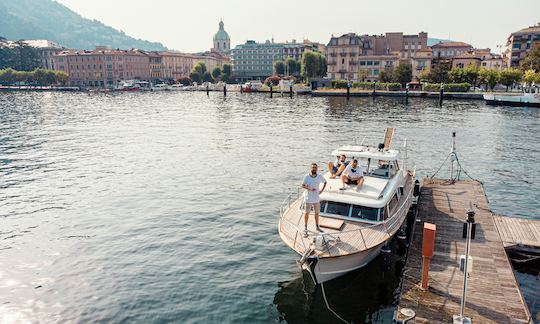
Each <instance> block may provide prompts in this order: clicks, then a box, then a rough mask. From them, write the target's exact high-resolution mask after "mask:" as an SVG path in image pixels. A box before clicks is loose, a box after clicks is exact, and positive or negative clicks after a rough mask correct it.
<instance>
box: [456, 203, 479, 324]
mask: <svg viewBox="0 0 540 324" xmlns="http://www.w3.org/2000/svg"><path fill="white" fill-rule="evenodd" d="M474 215H475V212H474V211H472V210H471V209H469V210H468V211H467V221H466V223H465V225H466V227H467V233H466V238H465V239H466V241H465V262H464V266H463V292H462V295H461V308H460V310H459V315H454V316H453V320H454V323H456V324H470V323H471V319H470V318H469V317H465V316H464V315H463V313H464V312H465V302H466V294H467V279H468V277H469V254H470V250H471V238H472V236H473V234H472V231H473V225H474ZM462 257H463V256H462Z"/></svg>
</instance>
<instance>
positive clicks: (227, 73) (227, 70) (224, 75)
mask: <svg viewBox="0 0 540 324" xmlns="http://www.w3.org/2000/svg"><path fill="white" fill-rule="evenodd" d="M231 74H232V66H231V65H230V64H223V66H222V67H221V79H222V80H223V81H224V82H229V80H230V79H231Z"/></svg>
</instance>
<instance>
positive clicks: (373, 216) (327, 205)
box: [321, 201, 383, 221]
mask: <svg viewBox="0 0 540 324" xmlns="http://www.w3.org/2000/svg"><path fill="white" fill-rule="evenodd" d="M321 213H325V214H331V215H337V216H344V217H352V218H360V219H365V220H370V221H379V220H381V219H382V217H383V215H382V214H383V210H382V209H380V208H371V207H365V206H358V205H351V204H345V203H340V202H334V201H321Z"/></svg>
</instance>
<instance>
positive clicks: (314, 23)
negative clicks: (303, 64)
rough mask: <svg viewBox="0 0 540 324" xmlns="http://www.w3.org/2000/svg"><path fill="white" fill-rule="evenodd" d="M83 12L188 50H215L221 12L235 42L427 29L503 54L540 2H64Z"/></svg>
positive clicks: (537, 14) (535, 16)
mask: <svg viewBox="0 0 540 324" xmlns="http://www.w3.org/2000/svg"><path fill="white" fill-rule="evenodd" d="M57 1H58V2H60V3H62V4H64V5H66V6H67V7H69V8H71V9H73V10H75V11H76V12H78V13H79V14H81V15H82V16H83V17H86V18H91V19H97V20H100V21H102V22H103V23H105V24H107V25H110V26H112V27H114V28H116V29H120V30H123V31H124V32H125V33H126V34H128V35H130V36H133V37H136V38H143V39H147V40H151V41H158V42H161V43H163V44H164V45H165V46H167V47H168V48H171V49H177V50H181V51H185V52H197V51H204V50H208V49H209V48H211V47H212V37H213V35H214V33H215V32H216V31H217V30H218V22H219V19H220V17H222V18H223V22H224V23H225V30H226V31H227V32H228V33H229V35H230V37H231V41H232V44H231V45H232V46H235V45H237V44H242V43H244V42H245V41H246V40H247V39H254V40H257V41H264V40H266V39H271V38H272V37H274V39H275V40H276V41H285V40H291V39H296V40H298V41H300V40H302V39H304V38H308V39H310V40H313V41H318V42H321V43H324V44H326V43H328V41H329V39H330V37H331V35H332V34H334V35H341V34H344V33H347V32H356V33H359V34H381V33H385V32H389V31H403V32H404V33H410V34H416V33H418V32H420V31H426V32H427V33H428V36H429V37H434V38H444V39H452V40H457V41H464V42H467V43H470V44H472V45H473V46H475V47H490V48H491V49H492V50H493V51H494V52H498V51H499V49H498V48H497V47H496V46H497V45H504V44H505V42H506V38H507V37H508V35H509V34H510V33H511V32H513V31H516V30H519V29H521V28H523V27H527V26H532V25H534V24H536V23H537V22H540V1H539V0H519V1H511V0H491V1H485V0H453V1H442V0H411V1H404V0H378V1H361V0H357V1H351V0H338V1H328V0H327V1H322V0H311V1H294V0H287V1H285V0H272V1H249V0H242V1H239V0H231V1H226V0H221V1H218V0H205V1H184V0H150V1H149V0H57Z"/></svg>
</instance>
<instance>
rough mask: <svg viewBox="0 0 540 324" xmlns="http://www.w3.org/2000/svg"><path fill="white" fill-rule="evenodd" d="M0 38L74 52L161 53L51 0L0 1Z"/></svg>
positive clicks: (156, 46)
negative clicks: (106, 49)
mask: <svg viewBox="0 0 540 324" xmlns="http://www.w3.org/2000/svg"><path fill="white" fill-rule="evenodd" d="M0 36H1V37H5V38H7V39H12V40H18V39H47V40H52V41H54V42H57V43H59V44H61V45H63V46H66V47H69V48H76V49H93V48H95V46H97V45H103V46H109V47H111V48H123V49H128V48H139V49H145V50H165V49H166V48H165V46H163V45H162V44H161V43H155V42H149V41H146V40H142V39H136V38H133V37H131V36H128V35H126V34H125V33H124V32H122V31H119V30H116V29H114V28H112V27H109V26H107V25H105V24H103V23H101V22H99V21H97V20H90V19H86V18H83V17H81V16H80V15H79V14H77V13H76V12H74V11H72V10H71V9H69V8H67V7H65V6H64V5H62V4H60V3H58V2H56V1H52V0H0Z"/></svg>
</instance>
